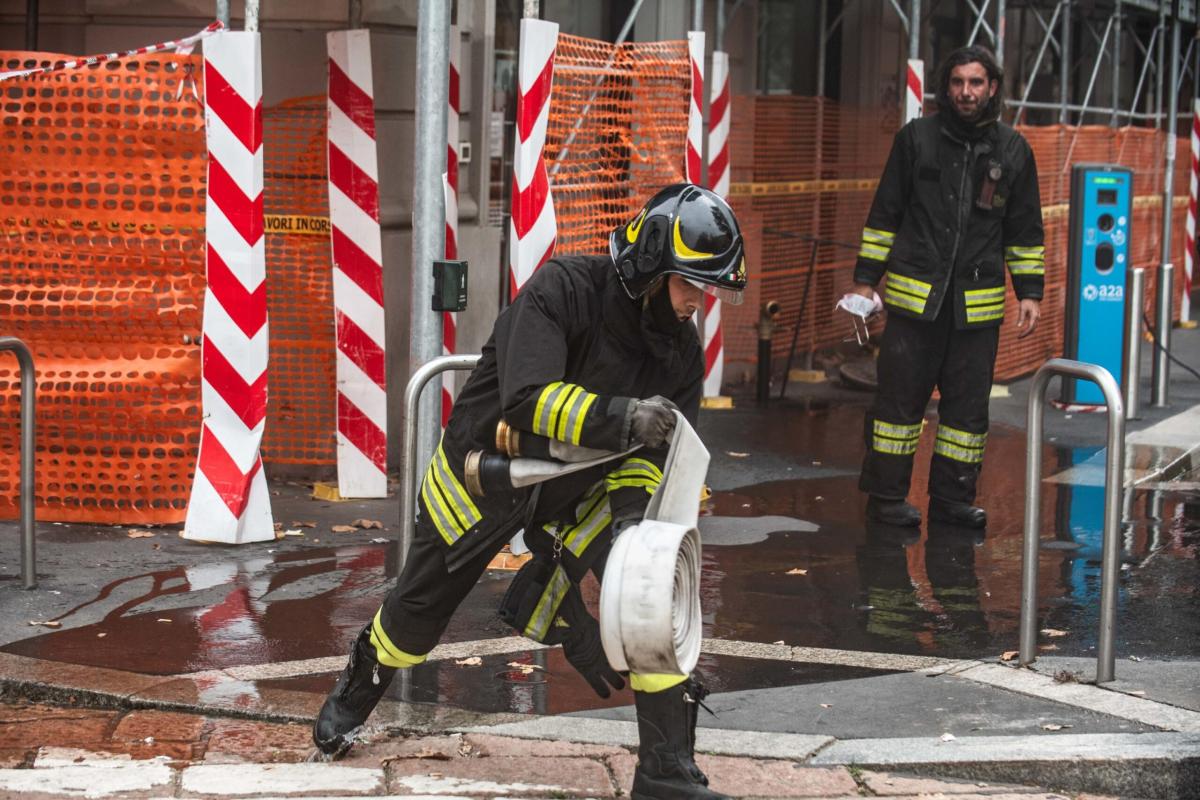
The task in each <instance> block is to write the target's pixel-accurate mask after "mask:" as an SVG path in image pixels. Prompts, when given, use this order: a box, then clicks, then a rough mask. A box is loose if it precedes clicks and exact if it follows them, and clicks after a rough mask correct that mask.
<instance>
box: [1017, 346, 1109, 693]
mask: <svg viewBox="0 0 1200 800" xmlns="http://www.w3.org/2000/svg"><path fill="white" fill-rule="evenodd" d="M1055 375H1069V376H1071V377H1074V378H1081V379H1083V380H1089V381H1092V382H1093V383H1095V384H1096V385H1097V386H1099V387H1100V391H1101V392H1103V393H1104V403H1105V405H1106V406H1107V408H1108V441H1107V443H1106V446H1107V448H1108V450H1107V453H1106V458H1105V469H1104V543H1103V560H1102V563H1101V567H1100V635H1099V642H1098V645H1097V651H1098V653H1097V657H1096V680H1097V682H1099V683H1104V682H1107V681H1111V680H1112V679H1113V671H1114V667H1115V663H1114V657H1113V638H1114V633H1115V630H1116V610H1117V579H1118V573H1119V570H1120V554H1121V549H1120V540H1119V539H1118V538H1117V537H1118V534H1119V533H1120V524H1121V496H1122V492H1123V484H1124V480H1125V409H1124V407H1123V405H1122V403H1121V389H1120V387H1119V386H1117V382H1116V380H1115V379H1114V378H1113V376H1112V374H1111V373H1109V371H1108V370H1106V369H1104V368H1103V367H1098V366H1096V365H1095V364H1085V363H1083V362H1081V361H1071V360H1069V359H1065V358H1052V359H1050V360H1049V361H1047V362H1046V363H1045V364H1043V365H1042V366H1041V368H1040V369H1039V370H1038V371H1037V373H1036V374H1035V375H1034V376H1033V387H1032V388H1031V390H1030V392H1029V404H1028V416H1027V422H1028V430H1029V433H1028V440H1027V449H1026V458H1025V538H1024V542H1023V546H1022V548H1021V552H1022V568H1021V624H1020V644H1019V651H1018V652H1019V655H1018V663H1020V665H1021V666H1028V665H1029V664H1032V663H1033V662H1034V661H1036V660H1037V653H1036V649H1037V573H1038V545H1039V528H1040V525H1039V523H1040V516H1041V513H1040V512H1041V500H1042V485H1041V484H1042V430H1043V422H1044V412H1045V408H1046V388H1047V386H1049V384H1050V379H1051V378H1053V377H1054V376H1055Z"/></svg>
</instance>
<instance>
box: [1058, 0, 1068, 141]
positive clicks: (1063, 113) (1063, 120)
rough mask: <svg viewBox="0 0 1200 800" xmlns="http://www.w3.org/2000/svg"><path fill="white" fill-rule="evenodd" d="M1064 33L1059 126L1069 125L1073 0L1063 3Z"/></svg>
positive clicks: (1060, 55) (1059, 94) (1059, 85)
mask: <svg viewBox="0 0 1200 800" xmlns="http://www.w3.org/2000/svg"><path fill="white" fill-rule="evenodd" d="M1062 10H1063V12H1062V33H1061V34H1060V39H1061V41H1060V42H1059V43H1058V48H1059V59H1060V61H1059V63H1060V65H1061V68H1060V69H1059V73H1058V102H1059V103H1060V106H1059V110H1058V124H1059V125H1066V124H1067V103H1069V102H1071V98H1070V93H1071V0H1063V3H1062Z"/></svg>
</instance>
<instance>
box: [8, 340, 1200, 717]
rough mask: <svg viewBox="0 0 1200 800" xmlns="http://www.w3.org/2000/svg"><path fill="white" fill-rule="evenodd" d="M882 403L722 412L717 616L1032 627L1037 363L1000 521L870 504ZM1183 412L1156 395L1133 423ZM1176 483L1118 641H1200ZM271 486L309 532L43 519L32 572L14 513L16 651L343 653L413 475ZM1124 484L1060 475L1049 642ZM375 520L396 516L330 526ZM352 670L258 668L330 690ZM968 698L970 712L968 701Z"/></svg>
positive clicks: (1090, 631) (810, 668)
mask: <svg viewBox="0 0 1200 800" xmlns="http://www.w3.org/2000/svg"><path fill="white" fill-rule="evenodd" d="M1181 333H1184V334H1185V336H1184V337H1183V338H1184V339H1185V340H1187V341H1191V340H1190V339H1188V338H1187V337H1188V336H1191V337H1193V338H1195V339H1196V342H1192V343H1191V347H1192V349H1194V350H1195V351H1196V352H1200V346H1197V342H1200V336H1198V335H1197V334H1196V332H1181ZM1177 338H1179V337H1177ZM1193 360H1197V359H1193ZM1026 383H1027V382H1026ZM1176 385H1177V387H1178V388H1177V390H1176V397H1177V399H1176V401H1175V407H1174V411H1175V412H1178V411H1179V410H1181V408H1186V407H1187V406H1188V405H1189V404H1191V405H1194V404H1196V403H1200V384H1198V383H1197V382H1196V381H1194V380H1189V379H1187V378H1185V377H1183V376H1181V377H1180V378H1179V381H1178V383H1177V384H1176ZM868 401H869V395H867V394H865V393H861V392H855V391H851V390H848V389H845V388H842V387H840V386H838V385H837V384H836V383H830V384H823V385H818V386H812V385H802V386H794V387H793V388H792V391H791V392H790V393H789V397H788V399H786V400H784V401H782V402H778V401H774V402H772V403H770V404H769V405H766V406H759V405H757V404H756V403H754V401H753V399H752V398H739V399H738V400H737V407H736V408H735V409H733V410H727V411H706V412H703V414H702V417H701V423H700V433H701V435H702V437H703V438H704V440H705V441H706V443H707V444H708V446H709V448H710V450H711V451H712V453H713V463H712V467H711V468H710V473H709V484H710V486H711V488H712V489H713V495H712V498H711V499H710V500H709V501H708V502H707V503H706V505H705V508H704V511H703V514H704V516H703V517H702V519H701V534H702V538H703V541H704V572H703V580H702V585H701V596H702V606H703V609H704V628H705V630H704V634H705V637H706V638H714V639H724V640H739V641H746V642H763V643H770V642H783V643H786V644H788V645H793V646H806V647H820V648H837V649H842V650H861V651H873V652H885V653H902V654H913V655H924V656H939V657H945V658H957V659H975V658H995V657H996V656H997V655H998V654H999V653H1001V652H1003V651H1005V650H1012V649H1015V648H1016V645H1017V625H1018V616H1019V607H1020V573H1021V563H1020V558H1021V556H1020V553H1021V540H1022V525H1023V506H1024V493H1023V486H1024V462H1025V453H1026V449H1025V448H1026V441H1025V432H1024V430H1023V429H1022V428H1021V427H1020V426H1019V423H1020V420H1021V419H1022V416H1021V411H1022V410H1023V404H1024V396H1023V395H1021V393H1020V384H1018V385H1016V386H1015V387H1014V388H1013V392H1012V396H1011V397H1009V398H999V399H997V400H996V401H994V402H993V417H994V419H995V420H996V421H995V422H994V424H993V426H992V431H991V436H990V440H989V447H988V455H987V459H986V461H985V465H984V470H983V476H982V479H981V482H980V489H981V491H980V498H979V501H980V503H981V504H982V505H983V506H984V507H986V508H987V509H988V511H989V514H990V524H989V526H988V529H987V532H986V534H983V533H976V532H971V531H964V530H961V529H953V528H946V527H941V526H937V525H923V526H922V527H921V528H920V529H916V530H910V531H905V530H897V529H894V528H888V527H886V526H877V525H871V524H868V523H867V522H866V521H865V519H864V515H863V509H862V503H863V497H862V495H861V494H860V493H859V492H858V490H857V473H858V465H859V462H860V460H861V457H862V451H863V445H862V435H861V430H862V416H863V412H864V409H865V407H866V405H867V403H868ZM1171 412H1172V410H1171V409H1167V410H1163V411H1161V412H1160V411H1153V412H1149V413H1148V414H1147V418H1146V419H1145V420H1143V421H1142V422H1141V423H1137V424H1135V425H1132V426H1131V430H1132V429H1134V428H1136V427H1137V426H1138V425H1140V426H1143V427H1144V426H1148V425H1151V424H1154V423H1155V422H1156V421H1159V420H1161V419H1163V418H1165V417H1166V416H1167V415H1168V414H1169V413H1171ZM1098 416H1099V415H1074V418H1073V419H1072V418H1068V415H1065V414H1063V413H1061V412H1056V411H1049V412H1048V413H1047V441H1046V443H1045V444H1044V445H1043V447H1044V461H1045V466H1046V474H1047V475H1050V474H1052V473H1055V472H1060V471H1062V470H1066V469H1069V468H1071V467H1073V466H1075V465H1078V464H1080V463H1086V462H1088V461H1089V459H1094V457H1095V456H1096V453H1097V451H1098V450H1099V448H1100V446H1101V445H1102V442H1103V421H1102V419H1101V420H1099V422H1098V421H1097V417H1098ZM931 433H932V432H931V431H930V432H927V434H926V436H925V437H924V439H923V441H922V446H921V449H920V450H919V452H918V455H917V465H918V467H917V470H916V473H915V476H914V487H913V493H912V496H911V497H910V499H911V500H912V501H913V502H915V503H916V504H917V505H918V506H919V507H924V505H925V501H926V498H925V485H924V481H925V471H926V470H925V465H926V464H927V463H928V457H929V448H930V445H931V442H930V441H929V440H930V438H931V436H930V435H929V434H931ZM1194 438H1195V439H1198V440H1200V433H1198V434H1197V435H1196V436H1195V437H1194ZM1154 487H1155V488H1151V489H1144V490H1133V491H1131V492H1130V494H1129V496H1128V498H1127V500H1126V503H1125V508H1126V520H1125V524H1124V526H1123V542H1122V544H1123V547H1122V571H1121V585H1120V593H1119V597H1118V620H1119V622H1118V626H1117V639H1116V648H1117V652H1118V654H1119V657H1121V658H1123V659H1127V658H1136V659H1156V660H1172V659H1197V658H1200V559H1198V557H1197V555H1198V553H1200V487H1198V485H1197V484H1196V482H1195V481H1194V480H1190V479H1189V475H1188V473H1187V472H1186V470H1185V471H1184V472H1182V473H1180V475H1179V476H1177V480H1175V481H1174V482H1172V481H1167V482H1158V483H1155V484H1154ZM272 493H273V495H274V497H273V501H274V505H275V514H276V519H277V521H279V522H282V523H283V527H284V529H285V530H291V531H298V532H299V533H300V534H301V535H289V536H284V537H283V538H281V539H279V540H278V541H276V542H271V543H262V544H253V545H243V546H240V547H231V546H221V545H203V544H196V543H192V542H187V541H184V540H183V539H181V538H179V536H178V527H172V526H164V527H159V528H151V529H146V528H140V527H139V530H150V531H151V532H152V533H153V535H152V536H143V537H139V538H131V537H130V536H129V534H130V532H131V531H130V530H129V529H126V528H108V527H94V526H84V525H58V524H41V525H39V529H38V537H39V563H38V573H39V581H40V586H39V588H38V589H37V590H34V591H31V592H26V591H23V590H21V589H20V588H19V581H18V579H17V571H18V562H17V553H18V548H17V543H18V539H17V526H16V523H15V522H10V521H5V522H0V609H2V610H3V613H2V614H0V645H2V646H0V650H2V651H4V652H7V653H12V654H16V655H23V656H30V657H34V658H39V659H46V660H50V661H57V662H65V663H71V664H82V665H88V666H95V667H108V668H113V669H119V670H124V671H129V672H136V673H142V674H147V675H176V674H183V673H190V672H198V671H202V670H209V669H224V668H229V667H236V666H247V665H256V664H267V663H277V662H287V661H296V660H301V659H311V658H322V657H335V656H342V655H344V654H345V652H346V647H347V643H348V642H349V641H350V640H351V639H352V638H353V636H354V635H355V634H356V633H357V631H358V630H359V629H360V628H361V626H362V625H363V623H364V622H365V621H366V620H367V619H369V617H370V616H371V615H372V614H373V613H374V611H375V609H376V608H377V607H378V604H379V601H380V600H381V598H382V596H383V594H384V593H385V592H386V590H387V588H388V587H389V586H390V585H391V581H392V577H393V576H392V573H391V569H390V565H391V564H392V563H393V561H394V547H395V544H394V539H395V536H396V533H397V529H398V524H397V523H398V520H397V519H396V513H397V511H396V503H395V500H394V496H393V497H392V498H390V499H388V500H376V501H347V502H341V503H333V502H328V501H319V500H314V499H312V498H311V496H310V486H309V485H308V484H305V483H303V482H298V481H276V482H274V483H273V484H272ZM1102 501H1103V489H1102V487H1097V486H1090V485H1071V484H1061V483H1059V484H1056V483H1046V484H1044V487H1043V504H1042V509H1041V515H1040V520H1041V527H1042V539H1043V541H1042V549H1041V557H1040V585H1039V595H1040V608H1041V609H1042V612H1043V618H1042V625H1043V626H1044V627H1045V628H1047V629H1050V630H1053V631H1055V632H1056V633H1055V634H1052V635H1049V636H1047V635H1043V637H1042V639H1041V640H1040V644H1041V650H1042V653H1043V654H1044V655H1047V656H1054V657H1060V656H1061V657H1067V658H1070V657H1082V658H1094V657H1095V648H1096V637H1097V631H1098V601H1099V590H1100V582H1099V567H1100V539H1101V536H1100V534H1101V525H1102ZM360 518H366V519H375V520H379V521H380V522H381V523H383V525H384V528H383V529H382V530H362V531H357V532H355V533H334V532H332V530H331V527H332V526H333V525H340V524H347V523H349V522H350V521H352V520H354V519H360ZM309 525H311V527H309ZM509 580H511V573H508V572H501V571H494V572H489V573H488V574H487V575H486V576H485V577H484V578H483V579H482V580H481V581H480V583H479V584H478V585H477V586H476V588H475V590H474V591H473V592H472V593H471V595H470V596H469V597H468V599H467V601H466V602H465V603H464V605H463V607H462V608H461V609H460V610H459V613H458V615H457V616H456V617H455V619H454V621H453V623H452V624H451V627H450V629H449V630H448V631H447V634H446V636H445V638H444V639H443V641H444V642H456V641H472V640H478V639H488V638H497V637H501V636H509V635H512V633H513V632H512V631H511V630H509V629H507V628H506V627H505V626H504V625H503V623H501V622H500V621H499V619H498V618H497V617H496V615H495V608H496V605H497V603H498V602H499V599H500V597H501V596H502V594H503V592H504V590H505V588H506V587H507V585H508V582H509ZM585 596H586V597H588V598H589V600H590V601H592V602H595V600H596V599H597V596H598V589H597V587H596V586H595V585H590V586H585ZM31 623H39V624H31ZM45 623H49V625H47V624H45ZM514 663H515V664H518V665H519V664H520V663H527V664H530V665H533V666H534V667H535V669H532V670H528V669H521V668H520V667H519V666H512V664H514ZM700 668H701V670H702V671H703V672H704V673H705V674H706V675H707V676H708V677H709V681H710V683H711V684H712V685H713V688H714V689H715V690H716V691H717V692H719V693H722V699H721V702H720V703H719V704H718V705H721V704H724V711H725V720H726V721H727V722H729V724H731V725H735V726H736V725H738V724H741V723H739V720H746V721H747V724H749V723H750V722H753V723H754V724H757V725H759V726H760V727H759V729H774V728H771V727H770V726H771V725H775V726H777V727H778V729H780V730H798V729H803V728H804V727H805V726H806V725H807V726H808V728H812V727H813V726H818V727H819V726H820V724H821V719H820V718H819V716H812V715H821V714H824V715H826V716H828V717H829V718H831V719H832V718H835V717H837V716H838V712H835V711H831V710H830V709H827V708H825V707H824V706H823V705H822V703H824V702H825V700H822V699H821V698H822V697H825V695H823V694H822V692H825V691H826V690H825V689H822V688H819V687H828V686H838V687H840V688H841V690H842V691H843V692H846V693H849V694H846V695H844V696H852V692H853V686H854V684H855V682H856V681H861V680H865V679H867V678H872V679H879V678H884V679H887V680H891V681H895V683H896V688H895V691H896V696H897V697H908V698H911V700H912V703H913V705H914V713H913V714H912V715H910V716H911V718H912V719H913V720H916V721H917V722H914V725H915V726H916V727H914V728H913V733H912V735H918V734H919V733H926V732H928V731H924V730H923V729H921V728H920V725H919V720H920V716H921V715H920V714H919V713H917V710H918V708H942V707H945V708H950V709H955V708H956V706H955V704H956V703H960V702H961V700H956V699H955V696H954V694H953V691H952V684H948V683H946V682H942V683H940V684H939V686H938V688H937V690H936V691H934V693H933V694H932V695H930V694H928V692H927V689H928V690H929V691H933V684H932V683H930V682H928V681H927V680H926V682H925V684H922V681H923V680H925V679H924V678H923V677H921V676H914V675H909V674H896V675H891V674H890V673H888V672H886V671H884V670H872V669H867V668H858V667H838V668H830V667H824V666H820V665H813V664H797V663H788V662H778V661H769V660H760V659H753V658H739V657H734V656H715V655H706V656H704V660H703V661H702V662H701V665H700ZM333 677H334V676H333V674H332V673H321V674H315V675H305V676H302V677H299V678H281V679H278V680H276V681H274V682H272V681H260V683H261V684H262V688H264V689H269V688H286V689H289V690H294V691H302V692H312V693H314V694H321V693H324V692H325V691H327V689H328V687H329V686H330V685H331V684H332V681H333ZM914 682H915V683H914ZM909 683H912V685H908V684H909ZM876 685H878V684H876ZM947 687H950V688H947ZM781 690H786V692H787V694H786V697H787V702H788V703H793V704H795V703H799V705H796V706H795V707H796V708H804V709H806V710H807V711H806V712H805V713H809V714H810V716H812V718H810V717H803V716H802V717H796V716H795V715H792V719H791V720H790V721H784V720H782V718H780V719H779V720H778V721H776V722H772V721H771V720H772V719H775V717H773V716H772V715H773V713H775V714H777V713H778V712H773V711H772V708H775V709H778V708H780V707H781V706H780V703H782V702H784V700H783V698H782V697H781V696H779V695H777V694H772V693H773V692H779V691H781ZM392 694H393V696H395V697H397V699H405V700H409V701H415V702H444V703H450V704H452V705H458V706H459V707H462V708H466V709H470V710H473V711H480V712H516V713H536V714H559V713H586V714H601V715H604V714H616V715H618V716H620V715H621V714H625V715H626V716H627V715H628V712H627V711H620V710H616V711H613V710H611V709H617V708H618V707H620V706H624V705H627V704H628V703H629V698H628V696H627V694H622V695H618V696H615V697H613V698H612V699H611V700H609V701H604V700H601V699H599V698H597V697H596V696H595V695H594V694H593V693H592V692H591V690H590V689H589V688H588V686H587V685H586V684H585V683H584V682H583V681H582V680H581V679H580V678H578V676H576V675H575V674H574V672H573V670H571V668H570V667H569V666H568V665H566V663H565V662H564V661H563V659H562V656H561V653H560V652H559V651H557V650H551V651H531V652H528V653H519V654H510V655H507V656H486V657H484V659H483V661H482V663H481V664H480V665H479V666H477V667H473V668H471V669H463V668H462V667H461V666H459V665H456V664H454V663H453V662H452V661H451V662H436V663H430V664H427V665H424V666H422V667H419V668H417V669H416V670H414V671H413V674H412V675H411V676H410V679H409V680H408V681H407V682H406V683H405V684H404V685H403V686H399V685H397V686H396V687H393V692H392ZM826 699H828V698H827V697H826ZM1030 702H1031V703H1032V702H1033V701H1030ZM939 704H941V705H939ZM829 705H830V706H831V707H834V708H836V707H837V704H836V703H835V702H833V701H832V700H830V701H829ZM717 710H718V711H720V710H721V709H717ZM1018 711H1019V709H1018ZM956 713H960V714H965V715H967V716H969V714H970V709H958V710H957V712H956ZM1014 713H1017V712H1014ZM1017 716H1018V717H1020V714H1019V713H1017ZM1044 716H1045V715H1044V714H1042V713H1041V712H1038V711H1037V709H1036V708H1034V707H1033V705H1031V706H1030V709H1029V714H1028V715H1027V717H1028V720H1029V724H1028V725H1027V726H1025V727H1028V728H1029V730H1030V731H1031V732H1036V728H1037V724H1035V722H1036V721H1037V720H1040V719H1043V718H1044ZM731 720H732V722H730V721H731ZM715 724H717V726H720V725H722V724H725V723H715ZM872 724H873V723H872V722H871V721H870V720H869V719H868V718H866V717H863V718H861V719H856V718H854V717H853V716H848V717H841V718H838V722H837V727H838V730H839V731H842V732H843V733H845V734H846V735H854V734H855V733H856V732H860V731H866V730H867V729H868V728H869V727H870V726H871V725H872ZM1039 724H1040V723H1039ZM1072 724H1073V725H1075V726H1076V729H1077V730H1080V731H1082V732H1088V731H1091V730H1096V731H1128V730H1136V727H1135V728H1130V727H1128V726H1127V725H1126V724H1125V723H1124V722H1120V723H1118V722H1115V721H1112V720H1103V719H1100V718H1099V715H1097V719H1094V720H1089V719H1085V718H1079V719H1075V720H1074V721H1073V722H1072ZM762 725H767V726H768V727H767V728H762V727H761V726H762ZM963 727H964V728H966V729H969V728H970V724H969V720H967V721H965V722H964V724H963ZM1025 727H1022V728H1020V729H1019V730H1017V731H1014V732H1024V730H1025ZM902 735H904V734H902Z"/></svg>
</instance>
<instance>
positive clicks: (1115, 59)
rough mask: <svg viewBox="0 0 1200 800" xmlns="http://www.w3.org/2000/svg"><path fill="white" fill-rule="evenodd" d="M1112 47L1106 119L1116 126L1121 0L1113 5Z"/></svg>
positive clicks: (1119, 82)
mask: <svg viewBox="0 0 1200 800" xmlns="http://www.w3.org/2000/svg"><path fill="white" fill-rule="evenodd" d="M1113 21H1114V23H1115V24H1114V25H1113V49H1112V63H1111V64H1109V66H1110V67H1112V116H1111V117H1109V119H1108V126H1109V127H1110V128H1115V127H1117V117H1118V116H1119V115H1118V112H1117V107H1118V106H1119V105H1120V104H1121V0H1115V4H1114V6H1113Z"/></svg>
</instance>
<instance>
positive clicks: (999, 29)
mask: <svg viewBox="0 0 1200 800" xmlns="http://www.w3.org/2000/svg"><path fill="white" fill-rule="evenodd" d="M1007 14H1008V7H1007V4H1006V3H1005V2H1004V0H996V63H997V64H999V65H1000V66H1001V67H1003V66H1004V29H1005V28H1006V27H1007V23H1008V20H1007Z"/></svg>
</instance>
